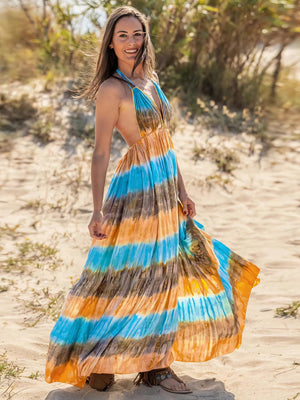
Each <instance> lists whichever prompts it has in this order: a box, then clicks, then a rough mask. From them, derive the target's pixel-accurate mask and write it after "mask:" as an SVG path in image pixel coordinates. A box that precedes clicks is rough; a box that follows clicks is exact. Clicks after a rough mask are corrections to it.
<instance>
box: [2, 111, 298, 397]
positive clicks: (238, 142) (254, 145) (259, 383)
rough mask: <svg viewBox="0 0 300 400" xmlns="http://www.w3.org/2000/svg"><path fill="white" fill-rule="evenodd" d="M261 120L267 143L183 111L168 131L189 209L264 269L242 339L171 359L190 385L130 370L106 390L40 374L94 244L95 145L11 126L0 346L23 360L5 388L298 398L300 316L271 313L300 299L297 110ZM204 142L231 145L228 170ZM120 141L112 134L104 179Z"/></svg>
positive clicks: (18, 393) (61, 393) (32, 392)
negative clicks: (227, 348)
mask: <svg viewBox="0 0 300 400" xmlns="http://www.w3.org/2000/svg"><path fill="white" fill-rule="evenodd" d="M279 126H280V127H281V131H279V130H278V131H277V130H276V129H277V128H278V127H279ZM270 129H271V130H272V135H273V140H272V147H271V148H270V149H269V150H268V151H267V152H266V151H265V150H264V148H263V146H262V144H261V143H260V141H259V140H256V138H255V136H254V135H250V134H246V133H243V134H233V133H226V134H221V133H218V132H217V131H214V130H212V129H208V128H206V127H204V126H201V124H200V123H198V122H196V123H194V124H191V123H187V122H184V121H183V122H181V123H180V124H179V125H178V126H177V128H176V132H175V133H174V135H173V142H174V146H175V151H176V154H177V158H178V163H179V166H180V168H181V172H182V175H183V178H184V182H185V185H186V188H187V191H188V193H189V195H190V197H191V198H192V199H193V200H194V201H195V203H196V211H197V215H196V217H195V219H196V220H197V221H199V222H200V223H202V224H203V225H204V227H205V230H206V231H207V232H208V233H209V234H211V235H212V236H213V237H215V238H217V239H218V240H221V241H222V242H223V243H225V244H226V245H227V246H228V247H230V248H231V249H232V250H234V251H235V252H237V253H238V254H240V255H242V256H243V257H245V258H246V259H248V260H250V261H252V262H253V263H255V264H256V265H257V266H258V267H259V268H260V269H261V272H260V279H261V282H260V284H259V285H258V286H256V287H254V288H253V290H252V294H251V297H250V301H249V304H248V310H247V318H246V325H245V329H244V334H243V343H242V345H241V347H240V348H239V349H238V350H236V351H234V352H233V353H231V354H227V355H224V356H221V357H218V358H215V359H212V360H209V361H207V362H204V363H182V362H175V363H174V364H172V368H174V370H175V372H176V373H177V374H178V375H179V376H180V377H181V378H182V379H184V380H185V381H186V382H187V383H188V384H189V386H190V387H191V388H192V389H193V391H194V393H192V394H187V395H175V394H172V393H168V392H166V391H164V390H163V389H161V388H160V387H155V388H148V387H146V386H144V385H140V386H138V387H135V386H134V385H133V383H132V380H133V378H134V377H135V375H136V374H128V375H117V376H116V379H117V383H116V384H115V385H114V386H113V387H112V388H111V389H110V390H109V392H107V393H105V392H103V393H100V392H97V391H95V390H93V389H91V388H90V387H89V386H88V385H86V386H85V388H84V389H83V390H79V389H78V388H76V387H72V386H70V385H66V384H62V383H53V384H51V385H49V384H48V383H46V382H45V381H44V366H45V358H46V352H47V347H48V339H49V334H50V331H51V329H52V327H53V325H54V319H55V316H57V312H58V311H59V309H60V308H59V307H60V304H62V301H63V298H64V296H65V295H66V294H67V292H68V291H69V290H70V288H71V287H72V285H73V283H74V282H75V281H76V280H77V279H78V278H79V276H80V274H81V271H82V269H83V265H84V263H85V260H86V257H87V253H88V249H89V246H90V244H91V238H90V236H89V233H88V229H87V225H88V222H89V220H90V215H91V211H92V194H91V185H90V161H91V155H92V148H91V147H90V148H88V147H86V146H85V145H84V144H83V142H81V141H80V140H79V139H77V138H70V137H68V136H67V133H66V132H65V130H64V129H63V128H62V129H60V130H57V131H56V132H55V135H54V138H55V140H53V141H51V142H49V143H48V144H41V143H40V142H39V141H37V140H36V139H35V138H34V137H33V136H32V135H25V136H23V135H19V136H16V137H15V138H14V139H13V140H12V143H11V147H10V148H8V149H7V150H5V149H4V150H2V152H1V154H0V163H1V166H2V168H1V175H0V185H1V210H2V218H1V239H2V240H1V250H2V251H1V253H2V255H1V262H2V266H3V268H1V271H0V274H1V275H0V285H1V291H0V310H1V315H0V327H1V329H0V352H1V353H2V359H5V360H6V363H14V365H15V367H14V368H15V369H16V366H18V367H19V368H20V369H21V370H20V373H19V374H18V376H17V377H13V376H7V377H5V376H4V377H3V379H2V381H1V389H0V395H1V396H3V399H9V398H12V399H14V400H17V399H22V400H25V399H26V400H27V399H28V400H29V399H30V400H40V399H46V398H47V400H54V399H55V400H56V399H57V400H58V399H66V400H72V399H74V400H75V399H85V400H92V399H110V400H112V399H118V400H123V399H129V398H130V399H131V400H134V399H137V400H146V399H149V398H156V399H173V398H181V399H206V400H207V399H209V400H217V399H218V400H219V399H220V400H227V399H228V400H229V399H235V400H288V399H296V398H297V399H298V398H299V399H300V340H299V337H300V336H299V335H300V318H299V317H298V318H293V317H289V318H282V317H276V316H275V310H276V308H277V307H283V306H287V305H288V304H291V303H292V302H293V301H299V300H300V287H299V282H300V269H299V257H300V250H299V245H300V229H299V226H300V213H299V200H300V188H299V185H300V182H299V166H300V165H299V164H300V157H299V151H300V144H299V137H300V136H299V135H300V130H299V118H298V122H297V120H293V122H291V123H289V122H288V120H284V121H282V122H281V123H279V124H278V125H276V124H275V123H274V124H271V125H270ZM283 131H284V132H285V134H284V135H283V133H282V132H283ZM210 146H211V147H212V148H218V149H223V150H224V149H230V150H232V151H234V153H235V154H236V155H238V157H239V162H237V164H236V168H235V169H234V170H233V171H232V174H227V173H224V172H220V171H218V170H217V166H216V164H215V163H214V162H213V161H212V160H210V159H209V158H208V157H205V158H204V159H198V160H194V159H193V152H194V148H195V147H198V148H201V147H205V148H208V147H210ZM126 149H127V146H126V144H125V143H124V142H123V141H122V140H121V139H120V138H119V137H118V136H116V137H115V139H114V141H113V144H112V156H111V161H110V165H109V170H108V173H107V179H106V190H107V187H108V183H109V181H110V179H111V177H112V175H113V172H114V169H115V168H116V166H117V164H118V161H119V159H120V157H121V156H122V155H123V154H125V152H126ZM37 243H38V244H37ZM47 246H48V247H47ZM9 258H10V260H9ZM4 352H5V355H4ZM297 394H298V396H297ZM9 396H11V397H9ZM295 396H296V397H295Z"/></svg>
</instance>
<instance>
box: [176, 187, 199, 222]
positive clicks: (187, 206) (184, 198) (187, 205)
mask: <svg viewBox="0 0 300 400" xmlns="http://www.w3.org/2000/svg"><path fill="white" fill-rule="evenodd" d="M179 199H180V201H181V203H182V211H183V213H184V214H185V215H186V216H188V217H191V218H194V216H195V215H196V207H195V203H194V202H193V200H192V199H190V198H189V196H188V195H187V194H186V193H180V192H179Z"/></svg>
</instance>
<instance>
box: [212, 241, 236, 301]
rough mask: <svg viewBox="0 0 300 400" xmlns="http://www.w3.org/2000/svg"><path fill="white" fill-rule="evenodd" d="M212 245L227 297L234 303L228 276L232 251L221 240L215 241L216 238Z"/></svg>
mask: <svg viewBox="0 0 300 400" xmlns="http://www.w3.org/2000/svg"><path fill="white" fill-rule="evenodd" d="M212 245H213V251H214V254H215V256H216V257H217V259H218V261H219V269H218V272H219V276H220V278H221V281H222V284H223V287H224V289H225V291H226V295H227V297H228V298H229V299H230V301H231V302H232V303H233V293H232V287H231V283H230V278H229V275H228V269H229V260H230V254H231V252H232V251H231V250H230V248H229V247H227V246H226V245H225V244H224V243H222V242H220V241H219V240H217V239H214V238H213V239H212Z"/></svg>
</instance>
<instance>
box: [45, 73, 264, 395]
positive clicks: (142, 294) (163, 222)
mask: <svg viewBox="0 0 300 400" xmlns="http://www.w3.org/2000/svg"><path fill="white" fill-rule="evenodd" d="M116 72H117V74H118V75H119V76H120V79H122V80H124V81H125V83H126V84H127V85H128V86H129V87H130V88H131V93H132V99H133V102H134V105H135V111H136V119H137V123H138V126H139V129H140V139H139V140H138V141H137V142H136V143H134V144H133V145H132V146H130V147H129V149H128V151H127V152H126V154H125V155H124V156H123V157H122V158H121V159H120V161H119V163H118V165H117V167H116V170H115V171H114V175H113V177H112V179H111V182H110V184H109V187H108V190H107V193H106V196H105V198H104V201H103V215H104V220H103V225H104V230H105V232H106V234H107V238H106V239H103V240H97V239H92V244H91V247H90V249H89V252H88V256H87V260H86V263H85V265H84V267H83V271H82V273H81V276H80V279H79V280H78V281H77V283H76V284H75V285H74V286H73V287H72V289H71V290H70V292H69V293H68V295H67V297H66V299H65V303H64V306H63V308H62V311H61V315H60V316H59V318H58V320H57V321H56V323H55V325H54V327H53V329H52V331H51V333H50V343H49V348H48V355H47V360H46V368H45V380H46V382H48V383H51V382H64V383H69V384H72V385H75V386H78V387H80V388H82V387H83V386H84V384H85V382H86V378H87V377H88V376H89V375H90V374H91V373H92V372H94V373H117V374H129V373H138V372H140V371H148V370H151V369H154V368H163V367H166V366H170V364H171V363H172V362H173V361H175V360H178V361H189V362H200V361H206V360H209V359H212V358H214V357H218V356H220V355H223V354H227V353H230V352H232V351H234V350H235V349H237V348H238V347H239V346H240V345H241V342H242V333H243V329H244V325H245V318H246V309H247V304H248V300H249V296H250V292H251V290H252V287H253V286H255V285H257V284H258V283H259V282H260V279H259V278H258V273H259V271H260V269H259V268H258V267H257V266H256V265H255V264H253V263H251V262H250V261H247V260H246V259H244V258H242V257H241V256H240V255H238V254H237V253H235V252H234V251H232V250H231V249H229V248H228V247H227V246H226V245H225V244H223V243H221V242H220V241H218V240H217V239H215V238H213V237H212V236H211V235H209V234H208V233H206V232H205V230H204V226H203V225H202V224H200V223H199V222H198V221H196V219H193V218H191V217H188V216H185V215H184V214H183V211H182V203H181V202H180V200H179V197H178V171H177V163H176V156H175V153H174V148H173V143H172V139H171V136H170V132H169V127H170V126H169V123H170V119H171V114H172V110H171V106H170V103H169V101H168V99H167V98H166V96H165V94H164V93H163V91H162V89H161V88H160V86H159V84H158V83H156V82H155V81H154V80H152V83H153V85H154V88H155V91H156V93H157V95H158V99H159V104H160V106H158V105H157V104H156V102H155V101H154V100H153V99H152V98H151V97H150V96H149V95H148V94H146V93H145V92H144V91H143V90H141V89H140V88H139V87H137V86H135V85H134V83H133V82H132V81H131V80H130V79H129V78H128V77H126V76H125V75H124V74H123V73H122V72H121V71H119V70H118V69H117V70H116Z"/></svg>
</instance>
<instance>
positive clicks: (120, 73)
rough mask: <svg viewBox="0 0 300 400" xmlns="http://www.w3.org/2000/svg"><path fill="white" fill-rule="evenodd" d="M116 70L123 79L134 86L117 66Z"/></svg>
mask: <svg viewBox="0 0 300 400" xmlns="http://www.w3.org/2000/svg"><path fill="white" fill-rule="evenodd" d="M116 72H117V73H118V74H119V75H120V76H121V77H122V78H124V79H126V80H127V81H128V82H130V83H131V84H132V85H133V86H134V87H135V86H136V85H135V84H134V83H133V82H132V81H131V80H130V79H129V78H127V76H126V75H125V74H123V72H121V71H120V70H119V69H118V68H117V69H116Z"/></svg>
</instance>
